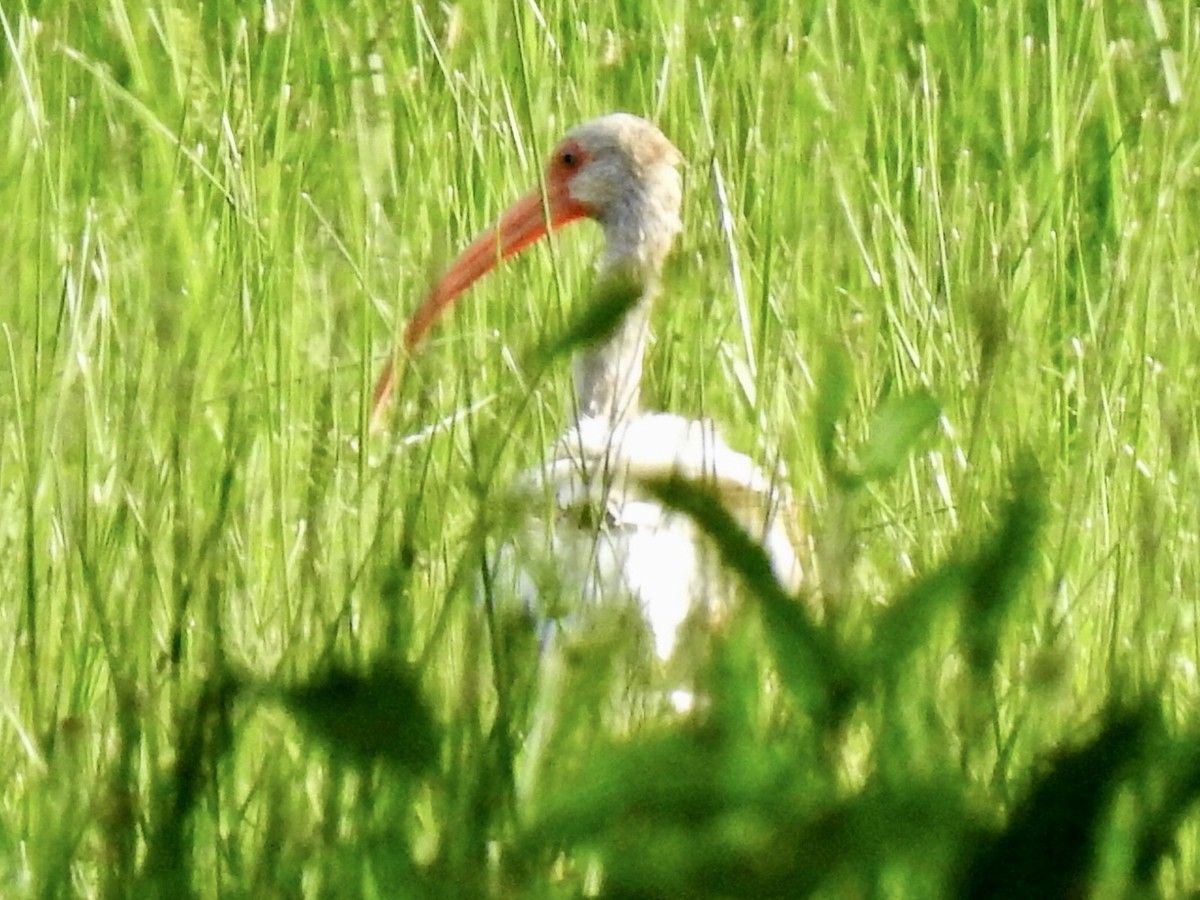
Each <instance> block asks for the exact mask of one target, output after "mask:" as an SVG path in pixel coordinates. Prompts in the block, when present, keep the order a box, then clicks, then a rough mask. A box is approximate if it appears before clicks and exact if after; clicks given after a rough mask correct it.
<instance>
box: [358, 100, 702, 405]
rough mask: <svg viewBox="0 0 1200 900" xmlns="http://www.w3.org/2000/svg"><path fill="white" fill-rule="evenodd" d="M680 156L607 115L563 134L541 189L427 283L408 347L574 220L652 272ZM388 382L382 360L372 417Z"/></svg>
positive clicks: (664, 243) (673, 213)
mask: <svg viewBox="0 0 1200 900" xmlns="http://www.w3.org/2000/svg"><path fill="white" fill-rule="evenodd" d="M682 162H683V156H682V155H681V154H680V153H679V151H678V150H676V149H675V147H674V145H672V144H671V142H670V141H669V140H667V138H666V137H665V136H664V135H663V133H662V132H661V131H659V130H658V128H656V127H655V126H654V125H652V124H651V123H649V122H647V121H646V120H645V119H641V118H639V117H637V116H634V115H630V114H628V113H611V114H609V115H606V116H600V117H599V118H597V119H593V120H591V121H590V122H585V123H584V124H582V125H579V126H577V127H575V128H573V129H571V131H569V132H568V133H567V135H566V136H565V137H564V138H563V139H562V141H561V142H560V143H559V145H558V146H557V147H556V148H555V150H554V153H553V154H552V155H551V157H550V162H549V163H548V165H547V167H546V173H545V181H544V183H545V194H544V195H543V192H542V188H541V187H540V186H539V187H538V188H536V189H535V190H532V191H530V192H529V193H527V194H526V195H525V196H524V197H522V198H521V199H520V200H518V201H517V202H516V203H514V204H513V205H512V206H510V207H509V208H508V209H507V210H506V211H505V212H504V213H503V214H502V215H501V216H500V219H499V221H498V222H497V223H496V224H495V225H494V226H492V227H491V228H489V229H487V230H486V231H485V232H483V234H481V235H479V236H478V237H477V238H476V239H475V240H474V241H473V242H472V243H471V245H470V246H469V247H468V248H467V249H466V250H464V251H463V253H462V255H460V256H459V257H458V258H457V259H456V260H455V261H454V262H453V263H451V265H450V267H449V268H448V269H447V270H446V273H445V274H444V275H443V276H442V278H441V279H440V280H439V281H438V283H437V284H436V285H434V287H433V290H432V291H430V293H429V296H428V297H427V298H426V300H425V302H424V303H423V304H421V306H420V307H418V309H417V311H416V312H415V313H413V316H412V318H411V319H410V320H409V322H408V325H407V326H406V327H405V330H404V340H403V347H402V349H403V351H404V352H405V353H407V352H410V351H412V350H413V349H414V348H415V347H416V346H417V344H419V343H420V341H421V339H422V338H423V337H424V336H425V334H426V333H427V332H428V331H429V329H430V328H431V327H432V326H433V325H434V323H435V322H436V321H437V320H438V318H439V317H440V316H441V315H442V313H443V312H444V311H445V310H446V308H447V307H449V306H450V304H451V303H453V302H454V300H455V299H456V298H457V297H458V296H459V295H460V294H462V293H463V291H465V290H467V288H469V287H470V286H471V285H472V284H474V283H475V282H476V281H477V280H479V279H480V278H481V277H483V276H484V275H486V274H487V273H488V272H490V271H491V270H492V269H494V268H495V267H496V264H497V263H498V262H500V261H501V260H503V259H507V258H508V257H510V256H513V255H514V254H517V253H519V252H521V251H522V250H524V249H525V248H526V247H528V246H530V245H531V244H533V243H535V242H536V241H538V240H539V239H541V238H542V237H545V235H546V234H548V233H549V232H550V231H553V230H555V229H558V228H561V227H562V226H564V225H567V224H568V223H570V222H575V221H578V220H580V219H594V220H595V221H597V222H599V223H600V224H601V225H602V226H603V227H604V230H605V234H606V236H607V239H608V247H607V249H606V251H605V259H606V261H607V262H610V263H614V264H619V265H631V266H633V267H634V268H635V269H637V270H640V271H641V272H642V273H645V274H647V275H648V276H652V275H653V274H654V273H655V270H656V269H657V268H658V267H659V266H661V264H662V260H663V258H664V257H665V256H666V254H667V251H668V250H669V249H670V246H671V243H672V241H673V240H674V238H675V235H676V234H677V233H678V232H679V228H680V224H679V207H680V198H681V195H682V187H681V179H680V175H679V166H680V164H681V163H682ZM393 383H394V376H393V374H392V367H391V366H390V365H389V366H388V367H387V368H386V369H385V371H384V373H383V375H382V376H381V377H380V379H379V383H378V385H377V386H376V389H375V402H374V409H373V413H372V420H373V421H374V422H376V423H378V421H379V418H380V416H381V414H382V410H383V408H384V406H385V404H386V402H387V399H388V396H389V395H390V393H391V390H392V386H393Z"/></svg>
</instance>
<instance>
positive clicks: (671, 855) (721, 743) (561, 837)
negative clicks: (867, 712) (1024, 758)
mask: <svg viewBox="0 0 1200 900" xmlns="http://www.w3.org/2000/svg"><path fill="white" fill-rule="evenodd" d="M797 774H798V773H797V769H796V768H795V766H794V761H793V760H792V759H791V758H790V757H789V756H788V755H787V754H780V753H778V752H777V748H771V747H768V746H765V745H763V744H762V743H761V742H759V741H757V740H754V739H751V738H750V736H749V735H746V734H742V733H730V732H722V731H720V730H717V731H709V730H707V729H694V730H675V731H672V732H671V733H668V734H665V735H657V736H650V737H642V738H640V739H636V740H635V741H634V742H632V743H627V744H624V745H620V746H615V747H612V748H611V749H610V750H609V751H608V752H606V753H601V754H597V756H596V761H595V765H593V766H591V767H589V768H588V769H587V770H586V771H585V772H584V773H583V774H582V777H580V778H579V779H578V780H576V781H574V782H572V783H571V784H570V785H569V786H568V785H564V786H563V788H562V789H561V790H560V791H559V792H558V793H556V794H555V795H554V796H552V797H551V798H550V802H549V803H548V804H547V806H546V808H545V810H544V812H543V815H542V816H541V817H540V819H539V821H538V822H537V823H536V824H535V825H534V827H533V828H531V829H530V830H529V832H528V833H527V834H526V840H527V841H528V843H529V845H530V849H531V851H533V852H537V853H541V854H547V853H549V854H554V853H558V852H561V850H562V848H563V847H564V846H565V847H579V846H586V847H588V848H589V849H590V850H592V851H594V852H597V853H598V854H599V857H600V858H601V859H602V861H603V865H604V879H605V888H606V894H605V896H614V897H644V898H674V897H693V898H709V897H711V898H717V897H804V896H808V895H810V894H811V893H812V892H813V891H814V890H819V889H822V888H824V889H829V890H830V891H831V892H830V894H829V895H830V896H843V895H845V894H844V892H841V891H838V890H837V888H838V887H839V886H841V885H855V884H857V885H859V886H861V885H862V884H864V883H869V879H870V874H869V873H871V872H872V871H875V870H877V869H878V868H879V867H882V866H889V867H892V868H897V867H900V866H903V865H905V863H906V862H907V863H908V864H910V865H912V866H914V867H915V866H920V867H921V868H922V869H923V870H926V869H930V868H933V869H934V870H935V873H936V874H934V876H933V877H932V879H929V880H932V882H933V883H934V885H935V887H937V888H944V886H945V885H944V884H943V883H942V882H943V881H944V879H945V874H944V873H945V872H946V871H947V870H948V863H949V862H950V860H949V859H948V858H947V857H951V856H953V854H954V853H956V852H958V850H959V847H960V842H961V836H962V834H963V833H964V831H965V826H966V822H967V817H966V812H965V809H964V807H963V803H962V797H961V792H959V791H958V790H957V788H956V786H955V785H949V784H939V783H936V782H922V781H920V780H919V779H915V778H914V779H912V780H911V781H910V782H909V783H906V784H905V785H904V786H903V788H901V789H899V790H896V789H883V788H879V787H876V786H874V785H868V786H867V787H866V788H865V789H863V790H862V791H860V792H856V793H855V794H853V795H851V796H848V797H839V796H837V795H836V792H834V791H828V792H826V791H822V790H821V789H820V788H819V787H817V786H816V784H815V783H814V782H813V781H812V780H811V779H808V778H798V777H797ZM534 848H536V850H534ZM939 857H940V858H939ZM859 878H862V879H863V880H862V881H856V880H857V879H859ZM857 893H859V891H852V892H851V893H850V896H854V895H857Z"/></svg>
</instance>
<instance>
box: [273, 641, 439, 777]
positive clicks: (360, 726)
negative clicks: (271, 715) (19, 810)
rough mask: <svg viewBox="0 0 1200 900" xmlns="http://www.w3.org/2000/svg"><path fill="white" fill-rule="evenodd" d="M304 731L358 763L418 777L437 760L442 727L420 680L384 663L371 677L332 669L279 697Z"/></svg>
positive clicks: (282, 692) (372, 671) (371, 672)
mask: <svg viewBox="0 0 1200 900" xmlns="http://www.w3.org/2000/svg"><path fill="white" fill-rule="evenodd" d="M279 699H280V700H281V702H282V703H283V705H284V706H285V707H287V709H288V710H289V711H290V712H291V713H292V715H293V716H295V718H296V720H297V721H298V722H299V723H300V725H301V726H302V727H304V728H305V729H307V730H308V731H309V732H311V733H312V734H314V735H315V736H316V737H317V738H319V739H320V740H322V741H324V742H325V743H326V744H328V745H329V747H330V749H331V750H332V751H333V752H334V753H336V754H338V755H340V756H342V757H343V758H345V759H347V760H348V761H349V762H350V763H351V764H352V765H356V766H366V765H369V764H371V763H373V762H376V761H379V762H386V763H391V764H394V765H396V766H398V767H399V768H401V769H403V770H405V771H408V772H410V773H412V774H419V773H421V772H424V771H426V770H428V769H429V768H430V767H431V766H432V765H433V763H434V761H435V760H436V759H437V747H438V735H437V727H436V724H435V722H434V719H433V715H432V714H431V713H430V711H429V708H428V707H427V706H426V704H425V700H424V698H423V697H422V695H421V690H420V687H419V685H418V683H417V679H416V676H415V675H413V673H411V672H409V671H407V670H406V669H403V668H400V667H397V666H393V665H388V664H379V665H376V666H374V667H373V668H371V669H369V670H368V671H367V672H365V673H361V674H360V673H356V672H350V671H347V670H344V669H336V668H335V669H332V670H330V671H329V672H327V673H325V674H323V675H321V676H318V677H316V678H314V679H312V680H311V681H309V682H308V683H306V684H303V685H300V686H298V687H294V688H288V689H285V690H283V691H281V692H280V693H279Z"/></svg>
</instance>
